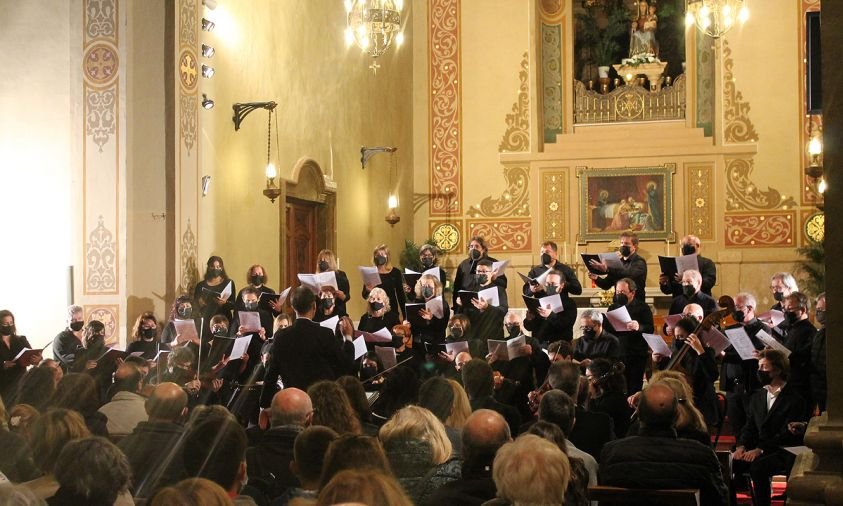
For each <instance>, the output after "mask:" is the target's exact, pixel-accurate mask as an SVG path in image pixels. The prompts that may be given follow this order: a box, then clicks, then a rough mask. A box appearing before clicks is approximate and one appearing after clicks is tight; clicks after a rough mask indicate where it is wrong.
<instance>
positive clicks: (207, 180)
mask: <svg viewBox="0 0 843 506" xmlns="http://www.w3.org/2000/svg"><path fill="white" fill-rule="evenodd" d="M210 189H211V176H202V196H203V197H207V196H208V190H210Z"/></svg>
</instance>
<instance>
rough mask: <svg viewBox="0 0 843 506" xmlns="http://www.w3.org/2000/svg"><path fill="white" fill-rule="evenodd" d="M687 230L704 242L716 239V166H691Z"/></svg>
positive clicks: (688, 169)
mask: <svg viewBox="0 0 843 506" xmlns="http://www.w3.org/2000/svg"><path fill="white" fill-rule="evenodd" d="M686 173H687V174H688V179H687V185H688V191H687V195H688V200H687V202H686V211H685V216H686V217H687V220H688V221H687V230H688V231H689V232H690V233H692V234H694V235H696V236H697V237H699V238H700V239H702V240H712V239H714V216H713V210H714V164H713V163H709V164H705V165H689V166H687V167H686Z"/></svg>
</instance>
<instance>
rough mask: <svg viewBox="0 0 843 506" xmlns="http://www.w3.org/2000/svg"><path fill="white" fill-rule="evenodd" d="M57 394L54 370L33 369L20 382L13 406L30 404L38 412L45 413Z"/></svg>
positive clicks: (44, 368) (45, 368)
mask: <svg viewBox="0 0 843 506" xmlns="http://www.w3.org/2000/svg"><path fill="white" fill-rule="evenodd" d="M55 393H56V381H55V373H53V370H52V369H50V368H47V367H33V368H32V369H30V370H28V371H26V374H24V375H23V377H22V378H21V379H20V382H18V388H17V391H16V392H15V395H14V396H13V397H12V399H13V403H12V404H13V405H15V404H29V405H30V406H32V407H33V408H35V409H37V410H38V411H44V409H46V407H47V405H48V404H49V403H50V400H52V398H53V395H54V394H55Z"/></svg>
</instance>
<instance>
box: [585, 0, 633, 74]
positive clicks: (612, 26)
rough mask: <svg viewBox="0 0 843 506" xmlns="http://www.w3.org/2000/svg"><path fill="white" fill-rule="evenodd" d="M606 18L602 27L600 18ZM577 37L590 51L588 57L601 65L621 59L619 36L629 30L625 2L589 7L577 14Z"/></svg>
mask: <svg viewBox="0 0 843 506" xmlns="http://www.w3.org/2000/svg"><path fill="white" fill-rule="evenodd" d="M601 16H605V18H606V26H605V27H604V28H601V27H600V25H601V23H599V21H598V19H599V18H600V17H601ZM577 22H578V27H577V39H578V41H579V43H581V44H582V47H585V48H587V49H588V51H589V57H588V59H589V60H590V61H592V62H593V63H596V64H597V65H599V66H608V65H611V64H612V63H614V62H615V61H617V60H618V59H619V56H620V51H621V44H620V42H619V41H618V38H619V37H620V36H621V35H624V34H626V33H628V32H629V25H630V20H629V11H628V10H627V9H626V8H625V7H624V6H623V3H617V2H615V3H611V4H609V5H608V6H606V7H605V8H602V9H601V8H597V7H589V8H587V9H586V11H585V13H584V14H577Z"/></svg>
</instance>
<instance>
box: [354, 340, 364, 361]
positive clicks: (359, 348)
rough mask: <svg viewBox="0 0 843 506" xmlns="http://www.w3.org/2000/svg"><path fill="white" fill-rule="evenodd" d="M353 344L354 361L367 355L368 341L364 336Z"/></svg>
mask: <svg viewBox="0 0 843 506" xmlns="http://www.w3.org/2000/svg"><path fill="white" fill-rule="evenodd" d="M351 343H352V344H353V345H354V360H357V359H358V358H360V357H362V356H363V355H365V354H366V339H364V338H363V336H360V337H358V338H357V339H355V340H354V341H352V342H351Z"/></svg>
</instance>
